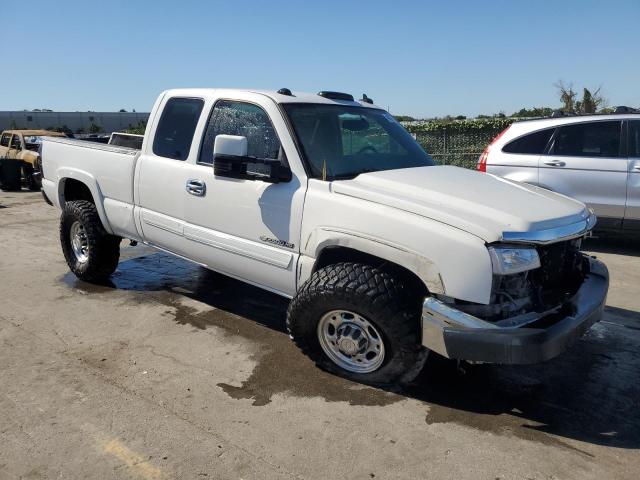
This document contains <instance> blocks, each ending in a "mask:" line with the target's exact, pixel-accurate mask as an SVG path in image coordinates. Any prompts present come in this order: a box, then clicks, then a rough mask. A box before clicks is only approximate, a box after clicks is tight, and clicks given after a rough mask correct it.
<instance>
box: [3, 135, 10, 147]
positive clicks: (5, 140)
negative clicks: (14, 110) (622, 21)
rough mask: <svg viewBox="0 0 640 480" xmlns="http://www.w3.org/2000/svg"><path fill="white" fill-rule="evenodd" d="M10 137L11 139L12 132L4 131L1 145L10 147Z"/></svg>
mask: <svg viewBox="0 0 640 480" xmlns="http://www.w3.org/2000/svg"><path fill="white" fill-rule="evenodd" d="M10 139H11V134H10V133H3V134H2V137H1V138H0V146H3V147H8V146H9V140H10Z"/></svg>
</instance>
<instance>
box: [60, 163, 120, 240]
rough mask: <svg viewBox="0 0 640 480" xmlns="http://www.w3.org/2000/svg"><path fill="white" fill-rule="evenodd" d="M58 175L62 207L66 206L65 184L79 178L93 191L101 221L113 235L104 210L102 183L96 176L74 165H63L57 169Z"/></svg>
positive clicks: (94, 201)
mask: <svg viewBox="0 0 640 480" xmlns="http://www.w3.org/2000/svg"><path fill="white" fill-rule="evenodd" d="M57 176H58V205H60V208H64V204H65V198H64V186H65V182H66V180H67V179H73V180H77V181H79V182H81V183H83V184H84V185H85V186H86V187H87V188H88V189H89V191H90V192H91V196H92V197H93V203H94V204H95V206H96V210H97V211H98V216H99V217H100V221H101V222H102V225H103V226H104V229H105V230H106V231H107V233H110V234H112V235H113V229H112V228H111V225H110V224H109V220H108V219H107V214H106V213H105V211H104V195H102V191H101V190H100V185H99V184H98V181H97V180H96V178H95V177H94V176H93V175H91V174H90V173H88V172H85V171H84V170H80V169H77V168H73V167H62V168H59V169H58V171H57Z"/></svg>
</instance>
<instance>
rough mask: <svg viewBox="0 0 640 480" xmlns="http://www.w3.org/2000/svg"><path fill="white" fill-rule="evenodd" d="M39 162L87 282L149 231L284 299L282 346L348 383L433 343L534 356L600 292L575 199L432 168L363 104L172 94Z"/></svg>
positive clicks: (589, 221) (53, 149)
mask: <svg viewBox="0 0 640 480" xmlns="http://www.w3.org/2000/svg"><path fill="white" fill-rule="evenodd" d="M42 157H43V173H44V179H43V182H42V184H43V189H44V191H45V193H46V196H47V197H48V198H49V199H50V200H51V201H52V202H53V204H54V205H55V206H57V207H59V208H60V209H62V215H61V220H60V222H61V223H60V240H61V243H62V250H63V252H64V255H65V257H66V260H67V263H68V264H69V267H70V269H71V270H72V271H73V272H74V273H75V275H76V276H78V277H79V278H80V279H82V280H86V281H103V280H104V279H105V278H106V277H108V276H109V275H111V274H112V273H113V272H114V271H115V270H116V268H117V265H118V259H119V244H120V241H121V239H122V238H128V239H131V240H135V241H140V242H144V243H146V244H149V245H152V246H154V247H157V248H159V249H161V250H165V251H167V252H170V253H173V254H175V255H178V256H180V257H184V258H186V259H189V260H192V261H194V262H196V263H198V264H201V265H203V266H205V267H207V268H210V269H212V270H215V271H218V272H221V273H223V274H225V275H229V276H232V277H235V278H238V279H241V280H243V281H246V282H249V283H251V284H254V285H257V286H259V287H262V288H265V289H267V290H270V291H272V292H275V293H277V294H279V295H282V296H285V297H288V298H291V299H292V300H291V303H290V306H289V309H288V312H287V327H288V329H289V332H290V335H291V337H292V339H293V340H294V342H295V343H296V344H297V345H298V346H299V347H300V348H301V349H302V351H303V352H304V353H305V354H306V355H308V356H309V357H311V358H312V359H313V360H315V361H316V363H317V364H318V365H319V366H321V367H322V368H325V369H328V370H330V371H332V372H334V373H338V374H341V375H345V376H348V377H351V378H353V379H355V380H357V381H361V382H365V383H371V384H384V383H390V382H397V381H403V380H406V379H409V378H410V377H411V376H412V375H415V373H417V371H418V370H419V367H420V366H421V362H422V361H423V360H424V358H425V356H426V355H425V353H426V352H428V351H435V352H437V353H439V354H441V355H444V356H445V357H448V358H453V359H461V360H468V361H473V362H494V363H505V364H524V363H534V362H540V361H544V360H547V359H549V358H551V357H553V356H555V355H557V354H559V353H560V352H562V351H563V350H565V349H566V348H567V346H568V345H569V344H570V343H571V342H572V341H574V340H575V339H576V338H578V337H580V336H581V335H582V334H583V333H584V332H585V331H586V330H587V329H588V328H589V327H590V326H591V325H592V324H593V323H594V322H596V321H598V320H599V318H600V316H601V313H602V310H603V306H604V303H605V298H606V294H607V289H608V282H609V281H608V273H607V269H606V267H605V266H604V265H603V264H602V263H601V262H599V261H598V260H596V259H595V258H592V257H589V256H586V255H584V254H582V253H581V252H580V247H581V240H582V237H584V236H585V235H586V234H588V233H589V231H590V230H591V229H592V228H593V226H594V224H595V220H596V219H595V216H594V215H593V213H592V212H590V211H589V210H588V209H587V208H586V207H585V206H584V204H582V203H580V202H578V201H575V200H572V199H570V198H568V197H565V196H562V195H558V194H555V193H552V192H549V191H546V190H543V189H540V188H537V187H534V186H530V185H524V184H520V183H516V182H513V181H509V180H505V179H501V178H498V177H495V176H493V175H487V174H482V173H478V172H474V171H471V170H464V169H460V168H455V167H447V166H435V165H434V162H433V161H432V159H431V158H430V157H429V155H427V154H426V153H425V152H424V151H423V150H422V148H420V146H419V145H418V144H417V143H416V142H415V141H414V140H413V138H412V137H411V136H410V135H409V134H408V133H407V132H406V131H405V130H404V129H403V128H402V126H400V125H399V124H398V123H397V122H396V121H395V119H394V118H393V117H392V116H391V115H389V113H387V112H386V111H385V110H383V109H381V108H379V107H376V106H375V105H373V103H372V101H371V100H370V99H369V98H367V97H366V96H363V99H362V100H359V101H356V100H354V99H353V97H352V96H351V95H348V94H344V93H339V92H320V93H319V94H317V95H316V94H304V93H297V92H294V93H291V92H290V91H289V90H288V89H281V90H279V91H277V92H267V91H248V90H222V89H185V90H169V91H166V92H164V93H162V94H161V95H160V96H159V98H158V100H157V101H156V103H155V105H154V107H153V110H152V112H151V115H150V118H149V123H148V126H147V133H146V135H145V137H144V141H143V144H142V149H141V150H135V149H132V148H124V147H116V146H110V145H101V144H96V143H89V142H83V141H78V140H69V139H58V138H48V139H46V140H45V141H44V143H43V148H42Z"/></svg>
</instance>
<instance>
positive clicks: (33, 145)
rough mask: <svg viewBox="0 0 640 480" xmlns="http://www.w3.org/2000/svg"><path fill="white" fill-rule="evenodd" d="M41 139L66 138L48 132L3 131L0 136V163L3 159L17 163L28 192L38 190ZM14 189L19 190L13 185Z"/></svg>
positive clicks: (40, 170) (59, 133)
mask: <svg viewBox="0 0 640 480" xmlns="http://www.w3.org/2000/svg"><path fill="white" fill-rule="evenodd" d="M43 137H66V135H65V134H64V133H61V132H52V131H49V130H5V131H4V132H2V135H0V161H1V160H4V159H6V160H8V161H11V160H17V161H19V162H20V168H21V171H22V175H21V176H22V183H23V184H25V185H26V186H27V187H28V188H29V190H39V189H40V185H41V183H40V181H41V177H42V169H41V161H40V154H39V153H38V149H39V147H40V144H41V143H42V138H43ZM14 188H17V189H19V188H20V185H15V186H14ZM12 189H13V188H12Z"/></svg>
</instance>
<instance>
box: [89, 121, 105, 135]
mask: <svg viewBox="0 0 640 480" xmlns="http://www.w3.org/2000/svg"><path fill="white" fill-rule="evenodd" d="M100 132H102V127H101V126H100V125H96V124H95V123H93V122H91V125H89V133H100Z"/></svg>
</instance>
